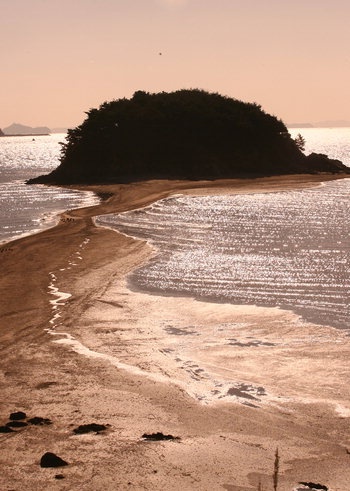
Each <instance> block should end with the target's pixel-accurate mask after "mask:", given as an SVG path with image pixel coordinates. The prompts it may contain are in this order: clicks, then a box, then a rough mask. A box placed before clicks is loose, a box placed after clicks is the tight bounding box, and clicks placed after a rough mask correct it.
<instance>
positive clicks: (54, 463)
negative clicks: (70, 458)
mask: <svg viewBox="0 0 350 491" xmlns="http://www.w3.org/2000/svg"><path fill="white" fill-rule="evenodd" d="M65 465H68V462H66V461H65V460H63V459H61V457H58V456H57V455H55V454H54V453H51V452H46V453H45V454H44V455H43V456H42V457H41V460H40V467H63V466H65Z"/></svg>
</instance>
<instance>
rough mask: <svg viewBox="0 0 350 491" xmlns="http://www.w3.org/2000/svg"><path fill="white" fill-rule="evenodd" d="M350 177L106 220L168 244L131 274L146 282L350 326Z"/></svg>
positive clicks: (149, 286)
mask: <svg viewBox="0 0 350 491" xmlns="http://www.w3.org/2000/svg"><path fill="white" fill-rule="evenodd" d="M349 193H350V180H342V181H338V182H332V183H327V184H326V185H324V186H322V187H320V188H316V189H309V190H302V191H288V192H279V193H267V194H254V195H237V196H210V197H177V198H170V199H166V200H162V201H160V202H157V203H155V204H154V205H152V206H151V207H148V208H146V209H144V210H137V211H134V212H128V213H124V214H120V215H109V216H108V215H107V216H104V217H100V218H99V219H98V223H99V224H101V225H108V226H112V227H116V228H117V229H118V230H121V231H122V232H124V233H126V234H128V235H132V236H135V237H139V238H142V239H146V240H148V241H150V242H151V243H152V244H154V245H155V246H156V248H157V249H158V250H159V253H158V254H157V255H156V257H154V258H152V259H151V261H150V262H149V263H147V264H146V265H145V266H144V267H142V268H140V269H138V270H137V271H135V272H134V273H133V274H132V275H131V276H130V285H131V287H132V288H136V289H138V290H141V291H146V292H147V291H148V292H154V293H166V294H172V295H174V294H175V295H191V296H196V297H200V298H205V299H207V300H212V301H219V302H222V301H224V302H232V303H236V304H256V305H264V306H279V307H281V308H286V309H292V310H294V311H295V312H297V313H299V314H301V315H303V317H304V318H306V319H307V320H310V321H313V322H316V323H321V324H327V325H330V326H334V327H342V328H349V327H350V325H349V318H350V316H349V300H350V283H349V281H350V280H349V277H350V269H349V268H350V266H349V264H350V251H349V235H350V224H349V220H348V217H349V212H350V205H349V199H348V196H349Z"/></svg>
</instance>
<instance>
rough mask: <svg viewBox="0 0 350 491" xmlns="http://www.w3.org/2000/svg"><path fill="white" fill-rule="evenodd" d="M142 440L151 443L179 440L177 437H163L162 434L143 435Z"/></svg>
mask: <svg viewBox="0 0 350 491" xmlns="http://www.w3.org/2000/svg"><path fill="white" fill-rule="evenodd" d="M142 438H144V439H145V440H151V441H161V440H180V438H179V437H178V436H173V435H164V434H163V433H160V432H158V433H150V434H147V433H144V434H143V435H142Z"/></svg>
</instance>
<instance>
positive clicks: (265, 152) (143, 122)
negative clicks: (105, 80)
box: [28, 89, 350, 184]
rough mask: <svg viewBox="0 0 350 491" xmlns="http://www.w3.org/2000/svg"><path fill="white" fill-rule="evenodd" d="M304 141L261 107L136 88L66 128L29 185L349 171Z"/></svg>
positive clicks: (213, 95)
mask: <svg viewBox="0 0 350 491" xmlns="http://www.w3.org/2000/svg"><path fill="white" fill-rule="evenodd" d="M303 143H304V142H303V139H302V138H301V137H300V138H296V139H293V138H292V137H291V135H290V134H289V132H288V129H287V127H286V126H285V124H284V123H283V122H282V121H281V120H280V119H278V118H277V117H275V116H271V115H269V114H267V113H266V112H265V111H263V110H262V108H261V106H259V105H258V104H255V103H254V104H252V103H246V102H242V101H239V100H237V99H233V98H229V97H225V96H222V95H220V94H217V93H208V92H206V91H203V90H199V89H192V90H178V91H175V92H171V93H167V92H161V93H157V94H152V93H147V92H143V91H137V92H135V93H134V95H133V97H132V98H131V99H125V98H124V99H118V100H113V101H111V102H105V103H103V104H102V105H101V106H100V107H99V109H90V110H89V111H88V112H87V118H86V119H85V121H84V122H83V123H82V124H81V125H80V126H78V127H76V128H74V129H70V130H68V135H67V143H65V144H64V145H63V146H62V154H61V164H60V165H59V167H57V169H55V170H54V171H53V172H51V173H50V174H48V175H44V176H40V177H37V178H35V179H31V180H29V181H28V183H30V184H33V183H50V184H109V183H120V182H131V181H139V180H148V179H190V180H199V179H219V178H233V177H252V176H268V175H284V174H300V173H301V174H309V173H319V172H330V173H349V172H350V169H349V168H348V167H346V166H345V165H343V164H342V163H341V162H340V161H338V160H332V159H329V158H328V157H327V156H326V155H322V154H311V155H309V156H306V155H304V153H303V152H302V150H303Z"/></svg>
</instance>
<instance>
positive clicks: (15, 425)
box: [6, 421, 28, 428]
mask: <svg viewBox="0 0 350 491" xmlns="http://www.w3.org/2000/svg"><path fill="white" fill-rule="evenodd" d="M6 426H9V427H10V428H23V427H24V426H28V423H26V422H25V421H9V422H8V423H6Z"/></svg>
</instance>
